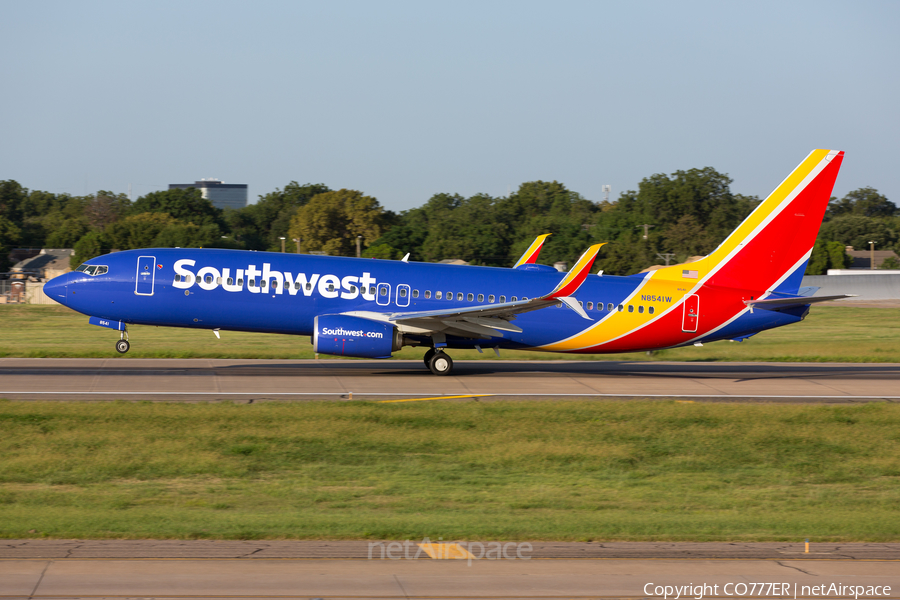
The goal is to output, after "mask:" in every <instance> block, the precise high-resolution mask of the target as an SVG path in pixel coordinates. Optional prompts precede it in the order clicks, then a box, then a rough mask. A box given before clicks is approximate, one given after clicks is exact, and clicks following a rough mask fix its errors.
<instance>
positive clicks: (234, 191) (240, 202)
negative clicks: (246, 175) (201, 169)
mask: <svg viewBox="0 0 900 600" xmlns="http://www.w3.org/2000/svg"><path fill="white" fill-rule="evenodd" d="M188 188H197V189H198V190H200V193H202V194H203V197H204V198H206V199H207V200H209V201H210V202H212V205H213V206H215V207H216V208H244V207H245V206H247V184H246V183H225V182H223V181H219V180H218V179H201V180H200V181H195V182H194V183H170V184H169V189H170V190H186V189H188Z"/></svg>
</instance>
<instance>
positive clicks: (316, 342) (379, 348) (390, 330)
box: [313, 315, 403, 358]
mask: <svg viewBox="0 0 900 600" xmlns="http://www.w3.org/2000/svg"><path fill="white" fill-rule="evenodd" d="M402 346H403V334H401V333H400V332H399V331H398V330H397V328H396V327H394V326H393V325H391V324H390V323H385V322H383V321H373V320H371V319H364V318H362V317H351V316H348V315H319V316H318V317H316V319H315V325H314V327H313V348H315V351H316V352H320V353H322V354H334V355H337V356H356V357H359V358H390V357H391V352H396V351H397V350H399V349H400V348H401V347H402Z"/></svg>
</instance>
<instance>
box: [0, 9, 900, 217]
mask: <svg viewBox="0 0 900 600" xmlns="http://www.w3.org/2000/svg"><path fill="white" fill-rule="evenodd" d="M898 27H900V2H893V1H885V2H865V1H862V2H846V1H843V0H842V1H836V0H817V1H815V2H811V1H810V2H807V1H793V2H791V1H784V0H780V1H777V2H770V1H754V2H741V3H739V2H693V1H680V2H662V1H660V2H649V1H634V2H599V1H592V2H574V1H564V0H556V1H554V2H528V1H515V2H499V1H491V0H481V1H477V2H463V1H458V0H457V1H454V2H421V1H418V2H392V1H383V2H372V1H365V2H362V1H360V2H357V1H349V0H348V1H341V0H335V1H329V2H325V1H318V2H301V1H278V0H260V1H257V2H230V1H221V0H217V1H215V2H204V1H185V0H178V1H169V0H153V1H152V2H150V1H133V2H121V1H115V2H99V1H91V0H82V1H79V2H68V1H43V2H20V1H15V0H0V80H2V81H3V82H4V85H3V86H2V91H0V180H5V179H14V180H16V181H18V182H19V183H21V184H22V185H23V186H25V187H27V188H29V189H38V190H46V191H50V192H55V193H63V192H65V193H69V194H73V195H84V194H87V193H93V192H96V191H97V190H109V191H113V192H116V193H119V192H123V193H128V192H129V189H130V190H131V192H132V195H133V198H135V199H136V198H138V197H139V196H141V195H144V194H147V193H149V192H151V191H156V190H162V189H167V186H168V184H170V183H189V182H192V181H195V180H199V179H202V178H218V179H221V180H223V181H225V182H226V183H246V184H248V186H249V195H250V199H251V201H255V200H256V198H257V197H258V196H259V195H263V194H266V193H268V192H271V191H273V190H275V189H276V188H283V187H284V185H285V184H287V183H289V182H290V181H298V182H299V183H301V184H303V183H324V184H326V185H328V186H329V187H331V188H332V189H340V188H350V189H357V190H361V191H362V192H364V193H365V194H367V195H370V196H374V197H376V198H377V199H378V200H379V202H380V203H381V204H382V205H383V206H385V207H386V208H388V209H391V210H395V211H400V210H405V209H409V208H415V207H417V206H421V205H422V204H424V203H425V202H426V201H427V200H428V199H429V198H430V197H431V196H432V195H434V194H437V193H443V192H446V193H458V194H461V195H463V196H471V195H473V194H477V193H484V194H488V195H491V196H505V195H507V194H508V193H509V192H510V191H515V189H516V188H517V187H518V186H519V185H520V184H521V183H523V182H526V181H535V180H539V179H540V180H545V181H551V180H556V181H560V182H562V183H564V184H565V185H566V186H567V187H568V188H569V189H571V190H574V191H576V192H579V193H580V194H582V195H583V196H584V197H586V198H588V199H591V200H595V201H597V200H601V199H602V198H603V192H602V186H603V185H610V186H611V187H612V195H611V199H613V200H614V199H616V198H617V197H618V196H619V194H620V193H621V192H623V191H625V190H629V189H637V186H638V184H639V182H640V181H641V179H643V178H644V177H648V176H650V175H653V174H655V173H673V172H675V171H677V170H682V169H691V168H695V167H696V168H702V167H707V166H710V167H713V168H715V169H716V170H718V171H719V172H722V173H727V174H729V175H730V177H731V178H732V179H733V180H734V181H733V183H732V185H731V189H732V191H733V192H735V193H742V194H748V195H758V196H760V197H765V196H766V195H768V193H769V192H771V191H772V190H773V189H774V188H775V186H777V185H778V183H780V182H781V181H782V180H783V179H784V177H785V176H787V175H788V173H790V171H791V170H792V169H793V168H794V167H795V166H796V165H797V164H799V163H800V161H801V160H802V159H803V158H804V157H805V156H806V155H807V154H808V153H809V152H810V150H812V149H814V148H835V149H839V150H844V151H845V152H846V156H845V159H844V163H843V168H842V172H841V174H840V176H839V177H838V181H837V184H836V187H835V195H837V196H843V195H844V194H846V193H847V192H849V191H851V190H854V189H857V188H860V187H863V186H872V187H875V188H877V189H878V190H879V191H880V192H882V193H883V194H885V195H886V196H887V197H888V198H889V199H891V200H892V201H894V202H895V203H896V204H898V205H900V169H898V168H897V161H898V158H900V103H898V99H900V76H898V75H900V35H898V33H897V31H898Z"/></svg>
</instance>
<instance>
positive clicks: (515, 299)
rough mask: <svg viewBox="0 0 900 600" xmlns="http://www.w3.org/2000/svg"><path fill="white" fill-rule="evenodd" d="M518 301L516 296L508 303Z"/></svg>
mask: <svg viewBox="0 0 900 600" xmlns="http://www.w3.org/2000/svg"><path fill="white" fill-rule="evenodd" d="M518 299H519V298H518V296H513V297H512V298H510V299H509V301H510V302H516V301H518Z"/></svg>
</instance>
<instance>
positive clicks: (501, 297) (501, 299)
mask: <svg viewBox="0 0 900 600" xmlns="http://www.w3.org/2000/svg"><path fill="white" fill-rule="evenodd" d="M504 302H506V296H500V304H503V303H504Z"/></svg>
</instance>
